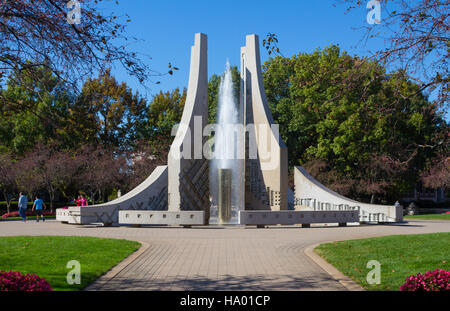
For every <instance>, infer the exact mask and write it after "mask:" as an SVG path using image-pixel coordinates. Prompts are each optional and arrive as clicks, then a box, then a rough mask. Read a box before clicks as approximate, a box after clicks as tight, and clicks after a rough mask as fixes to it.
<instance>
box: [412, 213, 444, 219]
mask: <svg viewBox="0 0 450 311" xmlns="http://www.w3.org/2000/svg"><path fill="white" fill-rule="evenodd" d="M404 219H406V220H415V219H422V220H450V214H446V215H441V214H431V215H414V216H405V217H404Z"/></svg>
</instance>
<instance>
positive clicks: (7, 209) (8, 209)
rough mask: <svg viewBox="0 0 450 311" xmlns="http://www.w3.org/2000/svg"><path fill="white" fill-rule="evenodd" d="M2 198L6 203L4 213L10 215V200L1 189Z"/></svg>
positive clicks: (6, 193)
mask: <svg viewBox="0 0 450 311" xmlns="http://www.w3.org/2000/svg"><path fill="white" fill-rule="evenodd" d="M3 196H4V197H5V201H6V212H7V213H8V214H9V213H11V200H10V199H9V196H8V192H7V191H6V190H5V189H3Z"/></svg>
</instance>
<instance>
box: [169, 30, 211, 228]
mask: <svg viewBox="0 0 450 311" xmlns="http://www.w3.org/2000/svg"><path fill="white" fill-rule="evenodd" d="M207 124H208V62H207V36H206V35H205V34H201V33H197V34H196V35H195V44H194V46H193V47H192V49H191V68H190V74H189V85H188V91H187V97H186V103H185V105H184V111H183V116H182V118H181V122H180V124H179V128H178V131H177V134H176V136H175V139H174V142H173V144H172V146H171V148H170V152H169V156H168V167H169V185H168V192H169V211H200V210H202V211H205V217H206V221H207V220H208V219H209V205H210V202H209V171H208V169H209V167H208V161H207V160H206V158H205V157H204V155H203V143H204V142H205V139H204V138H203V129H204V128H205V126H206V125H207Z"/></svg>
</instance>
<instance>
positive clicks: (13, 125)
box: [0, 67, 73, 154]
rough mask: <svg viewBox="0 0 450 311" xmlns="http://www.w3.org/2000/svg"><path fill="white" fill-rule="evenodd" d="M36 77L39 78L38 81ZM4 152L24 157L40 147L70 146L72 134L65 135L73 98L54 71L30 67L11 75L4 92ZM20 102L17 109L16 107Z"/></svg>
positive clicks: (0, 139) (0, 111) (0, 138)
mask: <svg viewBox="0 0 450 311" xmlns="http://www.w3.org/2000/svg"><path fill="white" fill-rule="evenodd" d="M35 77H39V78H38V79H35ZM1 93H2V95H3V97H4V98H6V100H7V101H6V102H4V101H1V102H0V115H1V119H0V145H2V147H1V149H3V150H8V149H12V150H13V151H14V152H15V153H19V154H23V153H24V152H26V151H29V150H31V149H32V148H33V147H34V146H35V145H36V144H37V143H44V144H51V143H58V142H62V143H64V142H67V141H68V140H70V133H66V132H64V131H61V128H63V127H64V123H65V122H66V121H67V120H68V117H69V107H70V103H71V100H72V98H73V97H72V96H71V94H70V92H69V91H68V89H67V87H66V86H65V84H64V83H62V82H61V81H60V80H59V79H58V78H57V77H56V76H55V75H54V74H53V73H52V72H51V71H50V70H48V69H47V68H45V67H30V68H29V69H27V70H22V71H16V72H14V73H13V74H12V75H10V77H9V79H8V81H7V85H6V89H5V90H3V91H1ZM16 102H19V103H20V105H18V106H16V105H14V103H16Z"/></svg>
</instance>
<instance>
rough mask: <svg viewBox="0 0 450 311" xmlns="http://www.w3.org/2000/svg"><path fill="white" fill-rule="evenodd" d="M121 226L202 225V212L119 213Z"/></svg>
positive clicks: (203, 216)
mask: <svg viewBox="0 0 450 311" xmlns="http://www.w3.org/2000/svg"><path fill="white" fill-rule="evenodd" d="M119 224H121V225H182V226H183V225H184V226H194V225H204V224H205V212H204V211H178V212H170V211H120V212H119Z"/></svg>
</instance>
